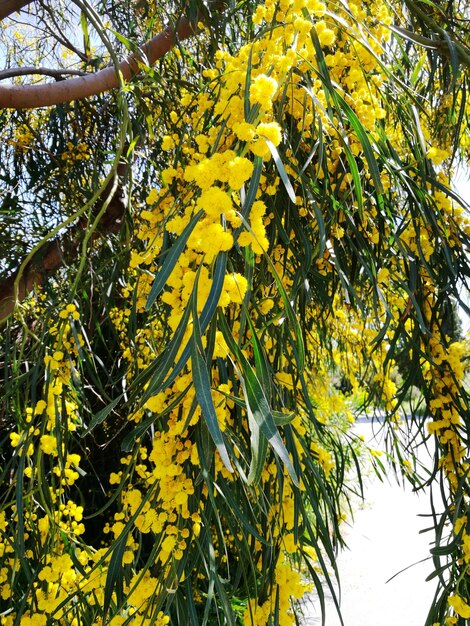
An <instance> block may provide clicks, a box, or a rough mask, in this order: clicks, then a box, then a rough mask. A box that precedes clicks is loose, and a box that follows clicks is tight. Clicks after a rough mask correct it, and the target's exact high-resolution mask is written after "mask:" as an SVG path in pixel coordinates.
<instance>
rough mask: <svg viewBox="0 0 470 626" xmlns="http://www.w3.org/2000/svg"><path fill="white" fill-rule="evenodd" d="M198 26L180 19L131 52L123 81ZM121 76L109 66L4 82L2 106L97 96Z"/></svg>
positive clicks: (35, 105)
mask: <svg viewBox="0 0 470 626" xmlns="http://www.w3.org/2000/svg"><path fill="white" fill-rule="evenodd" d="M196 32H197V26H196V24H194V23H193V22H191V21H189V20H188V19H186V18H182V19H180V20H179V22H178V26H177V28H176V30H172V29H171V28H170V27H167V28H166V29H165V30H164V31H162V32H161V33H158V35H156V36H155V37H153V38H152V39H150V41H148V42H147V43H146V44H144V45H143V46H142V49H141V51H139V52H138V53H133V54H131V55H130V56H129V57H128V58H127V59H125V60H124V61H122V63H120V65H119V71H120V73H121V74H122V77H123V79H124V80H129V79H130V78H132V77H133V76H134V75H135V74H138V73H139V72H140V68H141V64H142V60H144V59H145V61H146V62H147V63H148V64H149V65H153V64H154V63H155V62H156V61H157V60H158V59H161V58H162V57H163V56H164V55H165V54H166V53H167V52H168V51H169V50H171V49H172V48H173V46H174V45H175V43H176V41H177V40H180V41H182V40H184V39H187V38H188V37H190V36H191V35H194V34H196ZM118 85H119V79H118V75H117V73H116V70H115V68H114V67H107V68H105V69H103V70H100V71H99V72H96V73H95V74H86V75H85V76H80V77H77V78H71V79H70V80H64V81H60V82H57V83H52V84H51V83H46V84H40V85H1V86H0V108H8V109H36V108H39V107H45V106H52V105H55V104H62V103H64V102H71V101H72V100H80V99H82V98H87V97H89V96H95V95H97V94H99V93H102V92H104V91H109V90H110V89H114V88H115V87H118Z"/></svg>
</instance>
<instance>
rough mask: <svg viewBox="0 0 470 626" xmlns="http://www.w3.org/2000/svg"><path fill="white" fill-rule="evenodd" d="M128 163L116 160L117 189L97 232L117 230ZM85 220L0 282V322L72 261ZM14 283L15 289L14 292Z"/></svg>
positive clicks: (109, 188) (98, 206) (106, 192)
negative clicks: (33, 291)
mask: <svg viewBox="0 0 470 626" xmlns="http://www.w3.org/2000/svg"><path fill="white" fill-rule="evenodd" d="M128 167H129V166H128V165H127V164H126V163H119V165H118V166H117V171H116V174H117V176H118V177H119V182H118V186H117V189H116V190H115V192H114V194H113V196H112V198H111V200H110V201H109V204H108V206H107V207H106V211H105V213H104V214H103V216H102V218H101V220H100V231H99V232H100V233H103V234H105V233H115V232H119V230H120V228H121V224H122V219H123V216H124V211H125V200H124V191H123V183H124V182H125V180H126V178H127V171H128ZM113 186H114V179H112V180H111V181H110V182H109V184H108V185H107V187H106V189H105V190H104V192H103V196H102V197H103V200H102V201H100V202H97V204H96V205H95V207H94V211H93V213H94V214H95V215H96V214H98V212H99V211H100V209H101V208H102V207H103V204H104V202H106V200H107V198H108V196H109V194H110V193H111V191H112V189H113ZM86 226H87V223H86V222H85V221H80V222H79V223H78V224H77V225H76V226H75V227H73V228H71V229H69V230H68V231H67V232H66V233H65V234H64V235H62V236H60V237H57V238H56V239H53V240H52V241H50V242H48V243H47V244H46V245H45V246H44V247H42V248H41V249H40V250H38V252H36V254H35V255H34V256H33V258H32V259H31V261H30V262H29V263H28V265H27V266H26V268H25V269H24V270H23V272H22V274H21V277H20V278H19V280H18V272H15V273H14V274H12V275H11V276H9V277H8V278H7V279H5V280H4V281H3V282H1V283H0V323H2V322H3V321H5V320H6V318H7V317H8V316H9V315H10V314H11V313H13V311H14V310H15V307H16V305H17V304H18V303H20V302H22V301H23V300H24V299H25V298H26V297H27V296H28V294H29V293H31V291H32V290H33V289H34V287H36V286H41V285H43V284H44V283H45V281H46V280H47V278H48V277H49V276H51V275H52V274H53V273H54V272H56V271H57V270H58V269H59V268H60V267H62V266H63V265H66V264H67V263H69V262H71V261H73V260H74V259H75V258H76V256H77V254H78V250H79V242H80V237H81V234H82V232H83V230H84V229H85V228H86ZM15 283H16V284H17V292H16V293H15Z"/></svg>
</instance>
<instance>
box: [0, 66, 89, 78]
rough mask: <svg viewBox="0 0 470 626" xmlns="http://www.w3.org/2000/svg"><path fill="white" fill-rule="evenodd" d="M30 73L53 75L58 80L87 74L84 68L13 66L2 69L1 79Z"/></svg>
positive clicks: (0, 71) (0, 72)
mask: <svg viewBox="0 0 470 626" xmlns="http://www.w3.org/2000/svg"><path fill="white" fill-rule="evenodd" d="M30 74H38V75H42V76H51V77H52V78H56V79H58V80H62V79H63V77H64V76H67V75H68V76H85V75H86V74H87V73H86V72H84V71H82V70H54V69H51V68H48V67H11V68H8V69H6V70H0V80H5V79H6V78H14V77H16V76H28V75H30Z"/></svg>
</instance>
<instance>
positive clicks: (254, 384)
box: [219, 314, 299, 487]
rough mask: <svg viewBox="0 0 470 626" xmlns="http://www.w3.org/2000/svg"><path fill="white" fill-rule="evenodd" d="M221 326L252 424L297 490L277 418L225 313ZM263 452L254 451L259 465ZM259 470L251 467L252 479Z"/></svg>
mask: <svg viewBox="0 0 470 626" xmlns="http://www.w3.org/2000/svg"><path fill="white" fill-rule="evenodd" d="M219 324H220V329H221V331H222V333H223V335H224V339H225V341H226V342H227V345H228V346H229V348H230V350H231V352H232V354H233V355H234V356H235V357H236V359H237V361H238V362H239V364H240V367H241V375H240V377H239V378H240V385H241V387H242V390H243V394H244V396H245V400H246V408H247V413H248V418H249V420H250V424H252V423H253V422H255V423H256V425H257V427H258V428H259V429H260V431H261V432H262V433H263V435H264V436H265V437H266V439H267V440H268V442H269V443H270V445H271V447H272V448H273V450H274V451H275V452H276V454H277V455H278V456H279V458H280V459H281V461H282V462H283V463H284V465H285V467H286V469H287V471H288V473H289V475H290V477H291V479H292V482H293V483H294V485H296V486H297V487H298V486H299V479H298V478H297V474H296V473H295V470H294V466H293V465H292V461H291V460H290V458H289V454H288V452H287V450H286V447H285V445H284V443H283V441H282V439H281V436H280V434H279V431H278V430H277V428H276V424H275V423H274V418H273V416H272V413H271V409H270V407H269V404H268V401H267V400H266V396H265V394H264V391H263V388H262V386H261V384H260V382H259V380H258V378H257V377H256V374H255V372H254V371H253V369H252V367H251V365H250V364H249V363H248V360H247V359H246V357H245V355H244V354H243V352H242V351H241V349H240V348H239V347H238V345H237V343H236V341H235V340H234V338H233V335H232V333H231V331H230V329H229V327H228V324H227V320H226V319H225V316H224V315H223V314H221V315H219ZM253 441H254V442H255V443H257V442H258V439H257V433H255V435H254V440H253ZM262 453H263V448H262V447H260V446H259V443H258V447H257V448H256V450H255V458H254V461H255V462H256V463H259V462H260V461H261V460H263V462H264V459H263V458H262ZM259 471H260V469H259V467H255V468H253V469H251V468H250V474H251V475H252V476H258V475H259Z"/></svg>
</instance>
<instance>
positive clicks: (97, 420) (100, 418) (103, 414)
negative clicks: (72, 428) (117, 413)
mask: <svg viewBox="0 0 470 626" xmlns="http://www.w3.org/2000/svg"><path fill="white" fill-rule="evenodd" d="M123 397H124V394H123V393H121V394H120V395H119V396H118V397H117V398H114V400H113V401H112V402H110V403H109V404H108V405H107V406H105V407H104V409H101V411H98V413H97V414H96V415H95V416H94V417H93V419H92V420H91V422H90V425H89V426H88V428H87V429H86V430H85V431H83V432H82V433H81V435H80V436H81V437H85V435H88V434H89V433H91V431H92V430H93V429H94V428H96V426H98V424H101V423H102V422H104V420H105V419H106V418H107V417H108V415H109V414H110V413H111V411H113V410H114V409H115V408H116V407H117V405H118V404H119V403H120V402H121V400H122V399H123Z"/></svg>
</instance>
